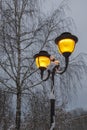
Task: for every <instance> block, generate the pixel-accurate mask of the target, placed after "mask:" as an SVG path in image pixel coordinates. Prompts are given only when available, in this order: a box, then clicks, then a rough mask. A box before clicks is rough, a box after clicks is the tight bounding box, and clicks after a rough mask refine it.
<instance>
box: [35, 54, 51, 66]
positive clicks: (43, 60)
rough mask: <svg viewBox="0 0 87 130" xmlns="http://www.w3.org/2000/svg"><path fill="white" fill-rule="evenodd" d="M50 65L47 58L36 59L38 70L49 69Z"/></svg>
mask: <svg viewBox="0 0 87 130" xmlns="http://www.w3.org/2000/svg"><path fill="white" fill-rule="evenodd" d="M49 65H50V58H48V57H46V56H39V57H36V66H37V68H40V67H44V68H47V67H48V66H49Z"/></svg>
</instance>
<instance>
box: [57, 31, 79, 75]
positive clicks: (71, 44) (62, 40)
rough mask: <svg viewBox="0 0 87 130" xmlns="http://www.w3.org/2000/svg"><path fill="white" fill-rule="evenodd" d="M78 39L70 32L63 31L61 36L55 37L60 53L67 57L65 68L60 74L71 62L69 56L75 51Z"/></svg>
mask: <svg viewBox="0 0 87 130" xmlns="http://www.w3.org/2000/svg"><path fill="white" fill-rule="evenodd" d="M77 41H78V38H77V37H76V36H75V35H72V34H71V33H69V32H65V33H62V34H61V35H60V36H59V37H57V38H56V39H55V43H56V44H57V47H58V51H59V53H61V54H62V55H63V56H64V57H65V68H64V70H63V71H62V72H60V74H62V73H64V72H65V71H66V69H67V67H68V62H69V56H70V55H71V54H72V52H73V51H74V49H75V45H76V43H77Z"/></svg>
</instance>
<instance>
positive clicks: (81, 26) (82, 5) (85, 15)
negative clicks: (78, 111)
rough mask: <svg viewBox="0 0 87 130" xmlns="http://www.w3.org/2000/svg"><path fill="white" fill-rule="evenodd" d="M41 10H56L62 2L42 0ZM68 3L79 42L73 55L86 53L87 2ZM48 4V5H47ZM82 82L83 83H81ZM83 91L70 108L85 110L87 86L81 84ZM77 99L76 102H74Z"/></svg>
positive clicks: (82, 0)
mask: <svg viewBox="0 0 87 130" xmlns="http://www.w3.org/2000/svg"><path fill="white" fill-rule="evenodd" d="M44 1H45V2H44V4H43V9H44V11H46V12H48V13H49V10H50V11H52V10H55V9H56V8H58V6H59V5H60V3H61V2H62V0H44ZM66 1H69V2H68V5H69V7H70V15H71V17H72V18H73V19H74V22H75V24H76V35H77V36H78V38H79V41H78V43H77V46H76V50H75V55H78V54H79V53H81V52H85V53H87V41H86V40H87V39H86V38H87V0H66ZM49 2H50V3H49ZM83 82H84V81H83ZM83 85H84V89H82V88H81V89H79V90H78V97H77V98H74V97H73V101H72V103H71V104H70V108H71V109H73V108H77V107H83V108H84V109H86V110H87V85H86V84H85V83H83ZM76 99H77V100H76Z"/></svg>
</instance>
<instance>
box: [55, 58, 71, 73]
mask: <svg viewBox="0 0 87 130" xmlns="http://www.w3.org/2000/svg"><path fill="white" fill-rule="evenodd" d="M68 63H69V57H65V67H64V69H63V70H58V71H57V72H58V74H63V73H64V72H65V71H66V70H67V67H68Z"/></svg>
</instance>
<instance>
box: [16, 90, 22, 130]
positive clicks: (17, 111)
mask: <svg viewBox="0 0 87 130" xmlns="http://www.w3.org/2000/svg"><path fill="white" fill-rule="evenodd" d="M20 124H21V90H20V89H19V90H18V93H17V107H16V130H20Z"/></svg>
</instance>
